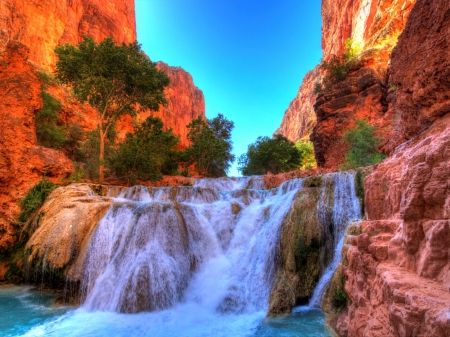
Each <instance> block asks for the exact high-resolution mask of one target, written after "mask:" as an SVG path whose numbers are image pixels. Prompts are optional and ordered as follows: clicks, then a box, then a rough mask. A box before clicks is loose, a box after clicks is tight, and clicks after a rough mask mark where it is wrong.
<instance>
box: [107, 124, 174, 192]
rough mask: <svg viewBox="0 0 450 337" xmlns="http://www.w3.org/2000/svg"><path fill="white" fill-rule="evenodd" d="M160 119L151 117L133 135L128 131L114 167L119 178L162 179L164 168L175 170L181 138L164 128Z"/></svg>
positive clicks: (112, 164) (131, 182)
mask: <svg viewBox="0 0 450 337" xmlns="http://www.w3.org/2000/svg"><path fill="white" fill-rule="evenodd" d="M163 126H164V125H163V122H162V121H161V119H159V118H155V117H151V116H150V117H148V118H147V119H146V120H145V122H144V123H142V125H141V126H140V127H138V128H137V129H136V130H135V132H134V134H132V133H128V134H127V136H126V139H125V141H124V142H123V143H121V144H120V145H119V149H118V151H117V154H116V155H115V156H114V157H113V159H112V160H111V166H112V168H113V169H114V171H115V173H116V176H117V177H118V178H119V179H122V180H126V181H127V182H128V184H134V183H135V182H136V181H138V180H140V181H146V180H151V181H156V180H160V179H162V173H161V170H162V167H164V169H165V170H167V171H172V170H173V169H174V166H175V163H174V161H175V154H174V153H173V152H174V150H175V146H176V145H177V144H178V142H179V139H178V137H176V136H175V135H174V134H173V133H172V130H171V129H170V130H168V131H164V130H163Z"/></svg>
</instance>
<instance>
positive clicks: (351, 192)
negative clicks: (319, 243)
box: [309, 172, 361, 307]
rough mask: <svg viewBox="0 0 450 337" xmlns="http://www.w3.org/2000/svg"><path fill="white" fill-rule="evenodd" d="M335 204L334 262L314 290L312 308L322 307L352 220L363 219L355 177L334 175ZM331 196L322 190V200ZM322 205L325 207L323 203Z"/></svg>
mask: <svg viewBox="0 0 450 337" xmlns="http://www.w3.org/2000/svg"><path fill="white" fill-rule="evenodd" d="M333 178H334V203H333V211H332V223H333V225H334V226H333V229H334V233H333V237H334V255H333V259H332V261H331V262H330V263H329V264H328V266H327V268H326V269H325V271H324V272H323V274H322V277H321V278H320V279H319V282H318V284H317V286H316V288H315V289H314V293H313V295H312V296H311V299H310V301H309V306H310V307H320V306H321V303H322V300H323V297H324V295H325V292H326V290H327V287H328V284H329V283H330V281H331V278H332V277H333V273H334V271H335V270H336V268H337V266H338V264H339V262H340V261H341V251H342V247H343V245H344V235H345V230H346V228H347V225H348V223H349V222H350V221H352V220H359V219H361V209H360V205H359V200H358V198H357V197H356V192H355V186H354V177H353V176H352V175H351V174H349V173H345V172H343V173H336V174H334V177H333ZM328 197H329V194H327V193H324V190H323V189H322V200H323V198H328ZM320 205H324V203H323V202H321V203H320ZM318 215H319V216H324V212H323V211H322V212H320V211H319V214H318Z"/></svg>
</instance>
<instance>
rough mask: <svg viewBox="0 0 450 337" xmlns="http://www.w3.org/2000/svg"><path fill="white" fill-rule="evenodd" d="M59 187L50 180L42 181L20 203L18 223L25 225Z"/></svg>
mask: <svg viewBox="0 0 450 337" xmlns="http://www.w3.org/2000/svg"><path fill="white" fill-rule="evenodd" d="M56 187H57V186H56V185H55V184H53V183H52V182H51V181H48V180H44V179H43V180H41V181H40V182H39V184H37V185H36V186H34V187H33V188H32V189H31V190H30V191H29V192H28V194H27V195H26V196H25V198H23V199H22V200H21V202H20V210H21V212H20V214H19V217H18V221H19V222H20V223H25V222H26V221H27V220H28V219H29V218H30V217H31V216H32V215H33V214H34V213H35V212H36V211H37V210H38V209H39V208H41V206H42V205H43V204H44V201H45V199H47V197H48V196H49V195H50V193H51V192H52V191H53V190H54V189H55V188H56Z"/></svg>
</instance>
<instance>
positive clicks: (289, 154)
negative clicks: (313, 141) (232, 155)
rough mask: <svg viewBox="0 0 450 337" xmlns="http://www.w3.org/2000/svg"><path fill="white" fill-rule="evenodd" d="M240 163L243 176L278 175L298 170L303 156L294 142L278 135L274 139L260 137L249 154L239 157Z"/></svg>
mask: <svg viewBox="0 0 450 337" xmlns="http://www.w3.org/2000/svg"><path fill="white" fill-rule="evenodd" d="M238 163H239V168H238V169H239V171H241V172H242V174H243V175H261V174H266V173H267V172H271V173H274V174H277V173H280V172H288V171H292V170H295V169H298V168H299V167H300V165H301V163H302V154H301V152H300V151H299V150H298V149H297V148H296V147H295V144H294V143H293V142H291V141H290V140H289V139H287V138H286V137H284V136H282V135H280V134H277V135H275V136H274V138H269V137H267V136H266V137H258V139H257V140H256V142H255V143H254V144H250V145H249V146H248V150H247V153H246V154H243V155H241V156H240V157H239V162H238Z"/></svg>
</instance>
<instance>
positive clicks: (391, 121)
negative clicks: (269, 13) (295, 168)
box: [311, 0, 415, 168]
mask: <svg viewBox="0 0 450 337" xmlns="http://www.w3.org/2000/svg"><path fill="white" fill-rule="evenodd" d="M414 3H415V0H414V1H413V0H398V1H393V0H385V1H324V2H323V5H322V18H323V28H322V39H323V40H322V47H323V55H324V59H325V60H328V59H330V58H331V57H332V56H333V55H342V53H343V52H344V46H345V41H346V39H348V38H351V39H352V40H353V45H354V46H356V47H357V49H359V51H360V55H359V58H358V59H359V62H357V64H354V66H353V67H352V68H351V70H350V72H349V73H348V75H347V76H346V79H345V80H343V81H341V82H339V83H335V84H334V85H332V86H331V87H330V88H328V89H326V90H324V92H322V93H321V94H319V95H318V96H317V100H316V103H315V105H314V109H315V112H316V118H317V123H316V125H315V127H314V130H313V133H312V135H311V140H312V141H313V143H314V151H315V154H316V160H317V164H318V165H319V166H322V167H329V168H336V167H337V166H338V165H339V164H340V163H342V161H343V159H344V156H345V153H346V146H345V145H344V144H342V142H341V139H342V137H343V135H344V132H345V130H346V129H348V128H350V127H352V126H353V125H355V124H354V123H355V119H366V120H367V121H368V122H369V123H370V124H372V125H376V126H377V127H378V131H379V134H380V136H381V137H382V138H384V139H385V142H386V141H387V140H388V139H390V138H391V137H392V133H393V132H394V129H395V123H396V116H395V113H394V112H393V110H392V109H389V108H388V107H389V102H390V101H391V100H392V95H391V94H392V91H393V90H392V89H391V88H390V87H391V86H392V85H391V83H390V82H389V80H388V74H389V73H388V64H389V60H390V57H391V56H390V52H391V50H392V48H393V47H394V46H395V45H396V43H397V39H398V36H399V35H400V33H401V32H402V31H403V29H404V27H405V25H406V22H407V18H408V16H409V13H410V12H411V9H412V7H413V4H414ZM382 150H383V152H385V153H387V154H389V153H390V151H389V149H388V148H387V147H386V144H382Z"/></svg>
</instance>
